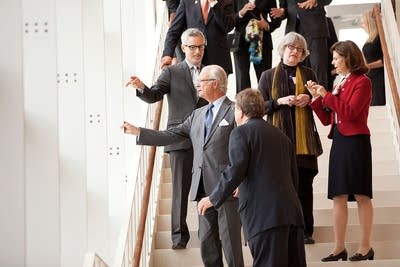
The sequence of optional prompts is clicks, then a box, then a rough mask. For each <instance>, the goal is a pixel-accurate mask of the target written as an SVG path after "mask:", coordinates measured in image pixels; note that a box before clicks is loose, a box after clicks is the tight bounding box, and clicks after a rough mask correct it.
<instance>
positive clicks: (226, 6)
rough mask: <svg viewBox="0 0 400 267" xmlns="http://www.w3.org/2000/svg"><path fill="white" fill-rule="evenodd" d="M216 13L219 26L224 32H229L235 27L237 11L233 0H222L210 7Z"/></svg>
mask: <svg viewBox="0 0 400 267" xmlns="http://www.w3.org/2000/svg"><path fill="white" fill-rule="evenodd" d="M210 12H213V13H214V16H215V20H216V23H217V26H218V27H219V28H220V29H221V31H222V32H225V33H228V32H230V31H232V30H233V28H234V27H235V11H234V4H233V1H232V0H220V1H218V3H217V4H216V5H215V6H214V7H213V8H211V9H210Z"/></svg>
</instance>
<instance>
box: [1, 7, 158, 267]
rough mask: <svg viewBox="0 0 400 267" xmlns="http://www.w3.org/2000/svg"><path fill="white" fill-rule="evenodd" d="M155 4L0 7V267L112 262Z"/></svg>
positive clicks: (147, 72)
mask: <svg viewBox="0 0 400 267" xmlns="http://www.w3.org/2000/svg"><path fill="white" fill-rule="evenodd" d="M164 5H165V3H164V2H162V1H133V0H120V1H115V0H19V1H17V0H2V1H0V20H1V23H0V32H1V35H0V41H1V43H2V46H1V49H0V73H1V79H0V125H1V131H0V133H1V134H0V142H1V143H0V145H1V148H2V149H1V152H0V182H1V189H0V203H1V204H0V237H1V238H0V266H7V267H12V266H29V267H36V266H38V267H39V266H40V267H47V266H49V267H57V266H63V267H69V266H71V267H75V266H81V265H82V263H83V256H84V253H86V252H87V251H96V252H97V253H98V254H99V255H100V256H102V257H103V258H104V259H105V260H106V261H107V262H112V259H113V256H114V253H115V247H116V245H117V244H116V242H117V240H118V236H119V235H120V227H121V222H122V218H124V215H125V212H126V207H127V206H128V203H127V200H130V195H129V193H130V192H131V191H132V190H131V189H130V188H129V186H130V185H132V184H133V181H132V180H133V179H134V178H136V170H137V162H138V161H137V159H138V156H137V154H138V152H139V151H140V147H139V146H136V145H135V142H134V138H133V137H130V136H124V134H123V133H122V132H121V130H120V129H119V126H120V125H121V124H122V122H123V121H124V120H129V121H130V122H134V123H136V124H138V125H142V124H143V122H144V119H145V116H146V114H147V106H148V105H147V104H145V103H143V102H141V101H140V100H138V99H137V98H136V96H135V91H134V89H127V88H125V87H124V84H125V82H126V81H127V80H128V78H129V77H130V76H131V75H132V74H137V75H140V77H141V78H142V79H143V80H144V81H145V82H146V83H147V84H149V85H150V84H151V78H152V76H153V70H154V66H153V65H154V60H155V51H154V48H156V47H157V46H158V44H157V43H154V40H157V37H156V36H154V33H155V30H154V29H155V27H156V21H158V20H157V19H156V18H155V17H154V16H155V15H156V14H157V13H156V12H155V10H157V11H159V10H162V9H163V8H164Z"/></svg>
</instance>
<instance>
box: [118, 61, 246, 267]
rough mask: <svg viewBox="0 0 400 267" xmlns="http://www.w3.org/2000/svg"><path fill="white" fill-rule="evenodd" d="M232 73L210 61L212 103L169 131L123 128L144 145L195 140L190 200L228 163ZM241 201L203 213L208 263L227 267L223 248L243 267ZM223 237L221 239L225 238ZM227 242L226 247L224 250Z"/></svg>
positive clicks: (204, 83) (207, 76)
mask: <svg viewBox="0 0 400 267" xmlns="http://www.w3.org/2000/svg"><path fill="white" fill-rule="evenodd" d="M227 80H228V79H227V76H226V73H225V71H224V70H223V69H222V68H221V67H220V66H217V65H209V66H205V67H204V68H203V69H202V70H201V72H200V77H199V83H200V86H198V88H197V89H198V91H199V96H200V97H203V98H204V99H206V100H207V101H209V102H210V104H209V105H207V106H204V107H202V108H199V109H196V110H194V111H193V112H192V114H191V115H190V116H189V117H188V118H187V119H186V120H185V121H184V122H183V123H182V124H180V125H177V126H175V127H172V128H168V130H166V131H154V130H150V129H145V128H138V127H136V126H134V125H131V124H129V123H127V122H125V123H124V124H123V125H122V127H121V128H123V129H124V132H125V133H127V134H133V135H136V136H138V144H141V145H158V146H162V145H169V144H172V143H174V142H178V141H180V140H182V139H183V138H187V137H189V138H190V139H191V141H192V144H193V155H194V157H193V176H192V186H191V193H190V199H191V200H193V201H198V200H200V199H201V198H202V197H205V196H208V195H209V194H210V193H211V191H212V189H213V188H214V187H215V186H216V185H217V183H218V179H219V176H220V174H221V171H222V170H223V169H225V167H226V166H227V165H228V164H229V158H228V142H229V135H230V133H231V131H232V129H233V128H234V127H235V118H234V105H233V102H232V101H231V100H229V99H228V98H227V97H226V91H227ZM240 228H241V225H240V218H239V214H238V200H237V199H236V198H234V197H232V196H230V197H228V199H227V200H226V201H225V203H224V204H223V205H221V206H220V207H219V209H214V208H211V209H209V210H208V212H207V214H206V215H205V216H199V239H200V252H201V258H202V260H203V264H204V266H206V267H223V266H224V265H223V261H222V249H223V251H224V255H225V259H226V261H227V263H228V266H230V267H236V266H239V267H243V266H244V263H243V253H242V242H241V232H240ZM220 239H221V240H220ZM221 247H222V249H221Z"/></svg>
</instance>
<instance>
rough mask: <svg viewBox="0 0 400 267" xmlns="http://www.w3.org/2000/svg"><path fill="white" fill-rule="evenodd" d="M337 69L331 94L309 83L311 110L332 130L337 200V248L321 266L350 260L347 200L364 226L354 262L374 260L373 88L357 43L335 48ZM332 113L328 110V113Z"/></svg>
mask: <svg viewBox="0 0 400 267" xmlns="http://www.w3.org/2000/svg"><path fill="white" fill-rule="evenodd" d="M331 51H332V54H333V57H332V58H333V60H332V64H333V65H334V67H335V69H336V73H338V74H339V75H341V76H342V77H343V78H342V80H341V82H339V83H338V84H337V85H336V86H335V87H334V88H333V91H332V93H331V92H327V91H326V90H325V88H324V87H323V86H322V85H319V84H317V83H315V82H313V81H307V88H308V90H309V91H310V93H311V95H312V96H313V98H312V102H311V104H310V105H311V107H312V109H313V110H314V111H315V113H316V114H317V116H318V118H319V119H320V120H321V122H322V124H324V125H331V130H330V133H329V135H328V138H331V139H333V141H332V147H331V152H330V156H329V174H328V198H329V199H332V200H333V226H334V227H333V230H334V234H335V247H334V248H333V251H332V253H331V254H330V255H329V256H327V257H325V258H323V259H322V261H337V260H340V259H341V260H347V250H346V247H345V234H346V226H347V218H348V208H347V203H348V201H356V202H357V207H358V217H359V221H360V227H361V242H360V244H359V247H358V251H357V252H356V253H355V254H354V255H353V256H351V257H350V258H349V260H351V261H360V260H373V259H374V250H373V249H372V247H371V240H370V239H371V229H372V220H373V207H372V201H371V199H372V160H371V141H370V131H369V128H368V125H367V120H368V112H369V105H370V103H371V98H372V89H371V87H372V85H371V81H370V79H369V78H368V77H367V76H366V75H365V74H366V73H367V72H368V67H367V65H366V62H365V59H364V56H363V54H362V52H361V50H360V49H359V48H358V47H357V45H356V44H355V43H354V42H352V41H344V42H337V43H335V44H334V45H333V46H332V47H331ZM327 108H328V109H327Z"/></svg>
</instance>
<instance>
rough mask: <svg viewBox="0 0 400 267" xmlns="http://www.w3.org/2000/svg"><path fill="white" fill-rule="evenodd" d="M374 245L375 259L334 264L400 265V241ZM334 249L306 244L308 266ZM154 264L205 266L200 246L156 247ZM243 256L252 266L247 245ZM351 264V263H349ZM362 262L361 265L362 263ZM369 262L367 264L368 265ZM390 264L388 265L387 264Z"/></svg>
mask: <svg viewBox="0 0 400 267" xmlns="http://www.w3.org/2000/svg"><path fill="white" fill-rule="evenodd" d="M372 246H373V248H374V251H375V260H374V261H364V262H362V263H355V262H353V263H352V262H342V261H339V262H335V263H333V264H335V266H336V265H341V266H374V267H378V266H379V267H391V266H396V267H399V266H400V265H390V264H395V263H397V264H399V263H400V260H399V259H395V258H394V257H396V256H397V253H398V251H399V249H400V242H399V241H377V242H372ZM357 247H358V244H357V243H353V242H348V243H346V248H347V251H348V252H349V255H353V254H354V253H355V252H356V251H357ZM332 249H333V246H332V244H328V243H321V244H314V245H306V246H305V250H306V260H307V266H326V263H322V262H321V261H320V260H321V258H323V257H324V256H326V255H328V254H329V253H330V252H331V251H332ZM152 254H153V257H154V258H153V259H154V265H153V266H162V267H188V266H203V265H202V261H201V256H200V249H199V248H187V249H183V250H172V249H156V250H154V251H153V252H152ZM243 257H244V262H245V265H246V266H252V261H253V259H252V257H251V253H250V250H249V248H248V247H247V246H243ZM349 264H350V265H349ZM360 264H361V265H360ZM366 264H367V265H366ZM386 264H388V265H386Z"/></svg>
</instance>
